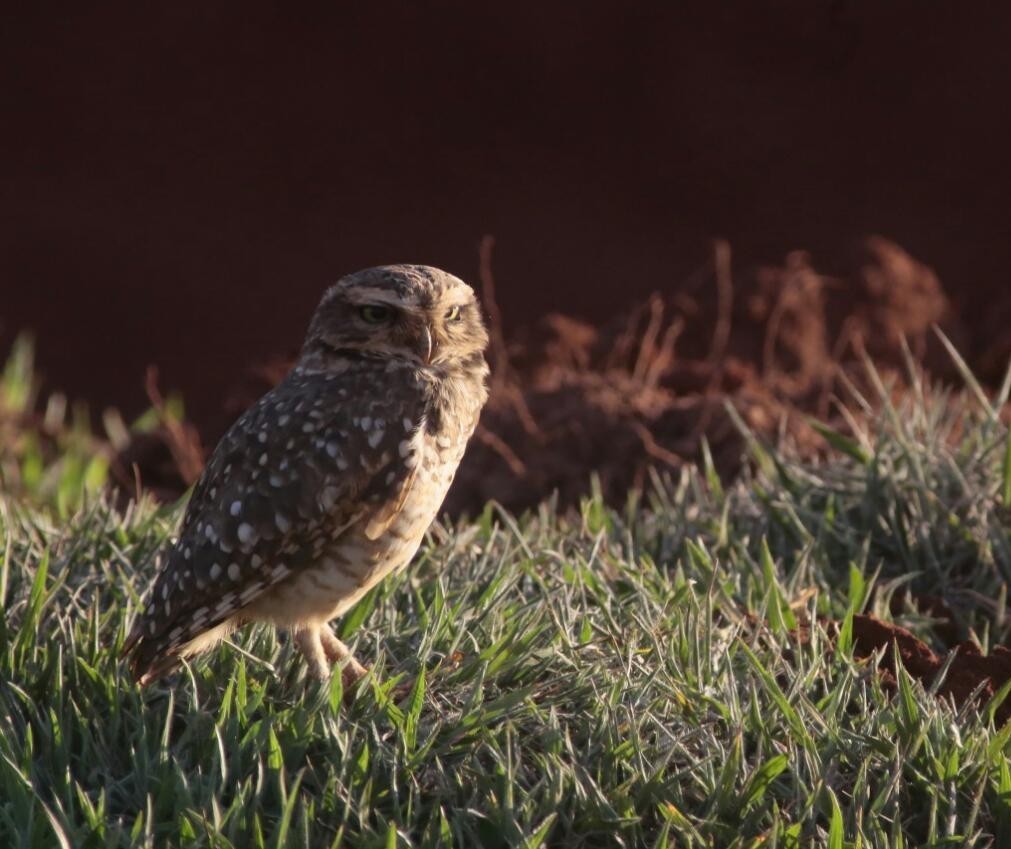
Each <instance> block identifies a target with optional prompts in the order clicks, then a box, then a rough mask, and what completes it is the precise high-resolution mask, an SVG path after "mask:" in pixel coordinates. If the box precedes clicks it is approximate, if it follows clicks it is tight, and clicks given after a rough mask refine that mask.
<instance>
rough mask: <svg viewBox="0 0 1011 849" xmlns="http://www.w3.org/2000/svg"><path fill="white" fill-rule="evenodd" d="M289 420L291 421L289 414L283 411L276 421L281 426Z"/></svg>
mask: <svg viewBox="0 0 1011 849" xmlns="http://www.w3.org/2000/svg"><path fill="white" fill-rule="evenodd" d="M289 421H291V416H289V415H288V414H287V413H285V414H284V415H283V416H281V417H280V418H279V419H278V420H277V423H278V424H279V425H280V426H281V427H284V426H285V425H286V424H288V422H289Z"/></svg>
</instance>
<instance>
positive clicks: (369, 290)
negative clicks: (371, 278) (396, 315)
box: [343, 286, 419, 307]
mask: <svg viewBox="0 0 1011 849" xmlns="http://www.w3.org/2000/svg"><path fill="white" fill-rule="evenodd" d="M343 294H344V295H346V296H347V299H348V301H349V302H350V303H352V304H359V305H361V304H389V305H390V306H393V307H416V306H418V303H419V302H418V298H417V296H416V295H413V294H410V293H408V294H405V295H400V294H398V293H397V292H391V291H390V290H389V289H381V288H379V287H378V286H352V287H349V288H347V289H345V290H344V292H343Z"/></svg>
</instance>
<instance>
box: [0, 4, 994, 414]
mask: <svg viewBox="0 0 1011 849" xmlns="http://www.w3.org/2000/svg"><path fill="white" fill-rule="evenodd" d="M25 5H27V4H25ZM171 5H172V4H162V5H161V6H160V7H158V8H157V9H156V7H155V6H154V4H137V8H127V7H122V8H119V9H116V8H114V7H111V6H103V11H96V10H94V9H92V10H84V9H83V8H77V7H78V6H83V4H75V6H74V7H67V8H65V9H64V10H62V11H57V10H55V8H54V7H49V8H48V9H46V10H43V9H41V8H40V9H36V10H34V11H32V10H30V9H26V8H24V7H23V8H22V9H21V10H20V11H18V12H17V13H16V14H15V15H12V13H10V12H5V21H4V25H3V34H2V38H3V42H4V43H3V44H2V45H0V46H2V48H3V49H2V53H0V57H2V58H0V62H2V64H3V68H2V71H3V79H4V83H3V86H2V95H0V96H2V99H3V100H2V109H3V115H4V125H5V129H4V131H3V135H2V146H3V151H2V154H3V157H2V163H3V164H2V168H3V174H2V182H0V212H2V222H0V223H2V227H0V263H2V265H0V350H3V349H4V348H6V345H7V344H8V343H9V341H10V339H11V338H12V336H13V335H14V333H16V332H17V331H19V330H21V329H24V328H32V329H34V330H35V331H36V335H37V338H38V349H39V357H40V360H41V363H42V366H43V368H44V370H45V373H46V375H47V377H48V379H49V384H50V385H55V386H59V387H62V388H64V389H66V390H68V391H69V393H70V394H71V395H74V396H83V397H87V398H89V399H91V400H92V401H94V402H95V403H96V404H107V403H118V404H120V405H122V406H124V407H126V408H127V409H128V410H130V411H136V410H138V409H139V408H140V407H141V406H142V405H143V403H144V395H143V389H142V383H143V380H142V378H143V372H144V368H145V366H146V365H147V364H148V363H157V364H158V365H159V366H160V367H161V372H162V383H163V385H164V386H168V387H172V388H178V389H181V390H182V391H183V392H184V394H185V396H186V398H187V401H188V403H189V407H190V410H191V411H193V412H195V414H196V416H197V418H198V420H199V419H200V418H201V417H206V416H208V415H210V414H212V413H213V412H215V411H218V410H219V408H220V404H221V395H222V392H223V390H224V388H225V387H226V386H228V385H229V384H230V382H232V381H233V380H234V379H235V378H236V376H237V375H238V374H239V373H240V372H241V371H242V370H243V369H244V368H245V367H247V366H249V365H250V364H252V363H253V362H256V361H258V360H263V359H265V358H267V357H269V356H270V355H273V354H278V353H284V352H287V351H290V350H291V349H293V348H295V347H296V346H297V345H298V343H299V341H300V338H301V334H302V331H303V328H304V326H305V323H306V320H307V318H308V315H309V314H310V312H311V310H312V308H313V306H314V303H315V300H316V299H317V297H318V296H319V294H320V292H321V291H322V289H323V288H324V287H325V286H326V285H327V283H328V282H330V281H332V280H333V279H335V278H336V277H337V276H339V275H340V274H342V273H345V272H348V271H351V270H354V269H357V268H359V267H363V266H367V265H373V264H378V263H383V262H395V261H415V262H427V263H432V264H437V265H441V266H444V267H446V268H448V269H450V270H452V271H454V272H456V273H458V274H460V275H462V276H464V277H468V278H471V279H473V278H474V277H475V272H476V268H477V252H476V247H477V243H478V240H479V238H480V237H481V235H482V234H484V233H493V234H494V235H495V236H496V238H497V240H498V247H497V250H496V254H495V269H496V273H497V276H498V280H499V288H500V301H501V303H502V306H503V309H504V312H505V315H506V318H507V321H508V322H509V323H511V324H513V325H515V324H518V323H521V322H524V321H527V320H529V319H530V318H532V317H533V316H535V315H537V314H539V313H541V312H543V311H546V310H560V311H566V312H571V313H575V314H577V315H582V316H585V317H589V318H596V319H599V318H602V317H605V316H607V315H610V314H612V313H613V312H615V311H616V310H618V309H620V308H621V307H623V306H624V305H625V304H626V303H627V302H628V301H629V300H630V299H631V298H634V297H636V296H641V295H644V294H646V293H648V292H649V291H651V290H654V289H670V288H672V287H675V286H676V285H677V284H678V282H679V281H680V280H682V279H684V278H685V276H686V275H688V274H689V273H690V272H691V271H692V270H693V269H694V268H697V267H698V266H699V264H700V263H701V262H703V261H704V260H705V259H706V257H707V256H708V252H709V239H710V238H711V237H713V236H716V235H719V236H726V237H727V238H729V239H730V240H731V243H732V245H733V248H734V255H735V262H736V263H738V264H750V263H755V262H760V261H779V260H780V259H781V257H782V255H783V253H784V252H785V251H787V250H789V249H791V248H795V247H803V248H807V249H810V250H811V251H812V252H813V253H814V255H815V257H816V260H817V262H818V263H819V265H820V267H824V268H828V269H831V268H832V265H833V263H836V262H839V261H840V258H841V257H842V256H843V255H844V254H845V252H846V251H847V250H848V248H849V246H850V244H851V243H852V242H853V240H854V239H855V238H857V237H859V236H861V235H863V234H865V233H871V232H873V233H880V234H882V235H885V236H887V237H889V238H891V239H894V240H895V241H896V242H898V243H899V244H901V245H902V246H903V247H905V248H906V249H907V250H908V251H909V252H910V253H911V254H913V255H914V256H916V257H917V258H919V259H921V260H923V261H925V262H927V263H928V264H929V265H931V266H933V267H934V268H935V269H936V270H937V272H938V273H939V275H940V276H941V279H942V280H943V281H944V284H945V286H946V288H947V290H948V292H949V293H950V294H951V295H952V296H953V297H954V299H955V302H956V304H957V305H958V306H959V308H960V309H962V311H963V314H965V315H966V316H967V317H968V318H969V319H970V321H971V322H972V324H971V326H972V327H973V328H974V329H975V330H976V331H978V332H979V333H980V334H987V333H992V332H994V331H995V329H996V328H998V326H1006V325H1007V324H1008V322H1011V310H1008V308H1007V306H1006V305H1007V302H1008V301H1007V299H1006V298H1005V300H1004V301H1003V302H1001V303H1002V304H1003V305H1004V306H1000V305H999V304H998V299H999V296H1001V295H1005V296H1006V294H1007V292H1008V290H1009V289H1011V272H1009V268H1011V232H1009V231H1011V226H1009V216H1008V213H1007V205H1008V195H1009V189H1011V168H1009V165H1008V161H1007V159H1008V158H1007V150H1008V141H1009V138H1008V133H1007V131H1006V129H1005V122H1006V112H1007V109H1008V100H1009V98H1008V92H1009V82H1011V63H1009V62H1008V59H1007V57H1008V47H1007V45H1008V44H1009V43H1011V42H1009V36H1011V27H1009V23H1011V7H1009V6H1008V5H1007V4H985V3H981V4H966V3H955V2H949V3H935V2H923V0H901V1H899V0H896V2H881V0H859V2H851V3H846V2H831V3H830V2H824V0H790V1H789V2H785V0H784V2H769V3H750V2H749V3H745V2H743V0H742V2H739V3H711V4H705V5H704V6H703V4H689V5H698V6H699V7H700V8H699V9H691V8H688V7H687V6H684V5H682V4H677V3H673V2H665V3H634V4H633V3H613V4H608V3H580V4H545V3H538V4H522V3H519V4H517V3H509V4H494V5H492V4H483V3H474V2H468V3H434V4H429V3H424V4H411V3H406V2H405V3H371V2H370V3H356V4H351V3H337V2H334V3H330V4H327V6H326V7H325V8H322V7H321V8H319V9H313V10H307V7H305V6H301V4H299V5H300V9H295V7H294V5H293V6H292V8H290V9H286V10H284V11H281V6H280V4H278V6H277V7H275V8H271V7H269V6H254V5H253V4H242V5H227V4H221V3H206V4H201V5H199V6H198V5H197V4H188V5H189V6H190V8H189V9H187V10H185V11H180V10H176V9H173V8H171ZM141 6H142V7H143V8H139V7H141ZM577 9H578V11H577Z"/></svg>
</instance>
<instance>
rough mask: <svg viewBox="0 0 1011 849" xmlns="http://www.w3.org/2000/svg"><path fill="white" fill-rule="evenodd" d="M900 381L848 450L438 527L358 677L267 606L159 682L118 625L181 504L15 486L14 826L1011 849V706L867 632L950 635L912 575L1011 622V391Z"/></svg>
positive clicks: (4, 585) (93, 833) (972, 611)
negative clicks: (264, 625) (889, 675)
mask: <svg viewBox="0 0 1011 849" xmlns="http://www.w3.org/2000/svg"><path fill="white" fill-rule="evenodd" d="M874 377H875V378H876V377H877V376H876V375H874ZM880 389H881V392H880V397H879V398H878V399H877V400H878V401H879V402H881V403H882V405H883V406H882V409H881V411H880V413H877V414H875V416H874V417H873V419H872V420H871V423H870V425H869V426H868V427H867V429H866V431H862V430H857V432H856V435H854V434H852V433H851V434H849V435H843V434H841V433H837V432H835V431H826V432H825V435H826V438H827V439H828V441H829V442H830V443H831V444H832V445H833V446H834V450H833V453H832V454H831V455H830V456H828V457H827V458H826V459H824V460H823V461H820V462H801V461H799V460H797V459H795V457H794V455H793V454H792V452H791V451H790V449H789V447H788V446H786V447H783V448H778V449H772V448H770V447H768V446H762V445H759V444H758V443H757V442H756V443H753V445H752V452H753V459H754V464H753V465H754V468H755V471H754V473H753V474H748V475H745V476H744V477H743V478H742V479H741V480H739V481H737V482H733V483H727V482H721V481H720V480H719V479H718V477H717V476H716V474H715V472H714V471H713V470H712V468H711V467H709V466H708V465H707V466H704V467H703V468H702V469H685V470H684V471H683V473H681V474H680V475H679V476H676V477H674V478H672V479H664V478H660V477H659V476H658V477H657V479H656V481H655V482H654V487H653V489H652V491H651V493H650V494H649V495H648V496H631V497H630V499H629V502H628V504H627V505H626V506H625V507H623V508H622V509H618V510H613V509H609V508H607V507H606V506H605V505H604V504H603V503H602V502H601V500H600V499H599V498H597V497H589V498H587V499H586V500H585V502H584V503H583V505H582V508H581V510H580V511H578V512H572V513H569V514H565V515H559V514H558V512H557V511H555V510H554V509H552V506H551V505H550V504H545V505H544V506H542V508H541V509H540V510H538V511H537V512H536V513H533V514H530V515H526V516H522V517H514V516H510V515H508V514H506V513H504V512H503V511H500V510H498V509H497V508H494V507H489V508H488V509H486V510H485V511H484V512H483V514H482V515H480V516H479V517H477V518H476V519H475V520H473V521H470V522H463V523H460V524H458V525H455V526H445V527H438V528H436V529H435V530H434V531H433V533H432V534H431V535H430V539H429V541H428V542H427V544H426V545H425V546H424V548H423V551H422V553H421V555H420V557H419V560H418V562H417V563H416V565H415V566H414V568H413V569H412V570H410V572H409V573H407V574H406V575H404V576H402V577H400V578H398V579H396V580H393V581H390V582H389V583H388V584H386V585H384V586H382V587H381V588H380V589H379V590H378V591H377V592H375V593H373V594H372V595H371V596H369V597H368V598H366V599H365V600H364V601H363V602H362V603H361V604H360V605H359V606H358V607H356V608H355V609H354V610H353V611H352V612H351V613H350V614H349V615H348V616H347V617H346V618H345V620H344V621H343V622H342V623H341V624H340V630H341V632H342V636H344V637H345V638H346V639H347V640H348V641H349V642H350V643H351V644H352V645H353V646H354V648H355V650H356V652H357V653H358V655H359V657H360V658H361V659H363V660H366V661H368V662H371V663H372V664H373V665H374V669H375V670H376V675H375V676H374V677H370V678H369V679H367V681H366V683H365V686H364V687H363V690H362V691H360V692H359V693H358V694H357V698H356V699H355V700H354V702H353V704H351V705H350V706H345V705H344V704H342V696H343V694H342V692H341V689H340V681H339V676H334V678H333V680H332V681H331V682H330V683H329V684H318V683H316V682H312V681H309V680H307V679H306V678H305V673H304V669H303V666H302V664H301V662H300V661H299V660H298V659H297V656H296V655H295V654H294V653H293V650H292V647H291V646H290V645H289V644H286V643H284V642H283V641H281V640H279V639H278V637H277V636H276V635H275V634H274V633H273V632H272V631H269V630H266V629H260V630H249V631H246V632H244V633H242V634H240V635H238V636H237V638H236V644H235V645H234V646H227V645H226V646H222V647H221V648H219V649H218V650H215V651H214V652H212V653H211V654H210V655H209V656H207V657H206V658H204V659H200V660H198V661H197V662H195V663H194V664H193V665H192V666H189V667H187V668H186V669H185V671H184V672H183V673H181V674H180V675H178V676H176V678H175V679H173V680H170V681H167V682H162V683H160V684H157V685H154V686H152V687H150V688H148V689H147V690H144V691H140V690H138V689H137V688H136V687H135V686H134V685H133V684H132V683H131V682H130V681H129V679H128V677H127V675H126V673H125V669H124V667H123V665H122V664H120V663H119V662H118V660H117V655H118V650H119V647H120V646H121V644H122V642H123V640H124V637H125V634H126V632H127V631H128V628H129V624H130V622H131V620H132V617H133V616H134V615H135V613H136V612H137V611H138V609H139V605H140V601H139V599H140V596H141V595H142V594H143V592H144V591H145V589H146V587H147V586H148V584H149V581H150V579H151V577H152V575H153V574H154V571H155V568H156V557H157V553H158V551H159V549H160V548H161V547H162V546H163V545H164V544H165V542H166V540H167V539H168V538H169V536H170V534H171V533H172V531H173V528H174V525H175V522H176V521H177V520H178V518H179V510H180V507H179V506H178V505H176V506H170V507H159V506H158V505H156V504H154V503H151V502H149V501H146V500H142V501H141V503H139V504H131V505H130V506H129V507H127V508H126V509H125V510H122V511H121V510H118V509H116V508H115V507H114V506H112V504H111V502H110V498H109V497H108V496H107V495H106V494H104V492H103V491H102V490H101V489H99V490H97V491H93V490H91V489H87V488H85V489H83V490H82V491H81V492H80V493H79V496H80V497H79V498H77V499H70V500H68V499H67V497H66V496H64V497H63V500H61V499H60V496H59V492H60V486H59V485H56V486H54V487H50V488H49V489H47V490H45V491H35V492H32V493H28V494H26V493H24V492H21V493H12V492H10V491H8V492H7V494H5V495H3V496H2V497H0V600H2V606H3V609H4V611H5V615H4V619H3V623H2V625H0V845H2V846H5V847H7V846H9V847H49V846H72V847H75V849H76V847H127V846H207V847H233V846H234V847H260V846H263V847H289V846H290V847H326V846H365V847H371V846H375V847H398V846H419V847H420V846H429V847H436V846H450V845H456V846H468V847H473V846H481V847H484V846H488V847H493V846H502V847H513V846H518V847H538V846H573V847H575V846H587V847H590V846H629V847H631V846H647V847H654V846H655V847H663V846H669V847H674V846H678V847H681V846H697V847H701V846H709V847H757V846H763V847H801V846H804V847H809V846H810V847H821V846H825V847H832V848H833V849H835V847H844V846H861V847H864V846H889V847H901V846H909V847H923V846H967V847H972V846H976V847H983V846H992V845H996V846H1006V845H1011V764H1009V761H1008V752H1009V745H1011V726H1007V727H1003V728H1001V727H998V726H996V725H995V722H994V720H993V710H994V704H990V705H978V704H974V703H968V704H966V705H964V706H961V707H956V706H953V705H951V704H949V703H946V702H944V701H943V700H940V699H938V698H936V697H935V696H934V695H932V694H931V692H929V691H928V690H925V689H924V687H923V686H922V685H921V684H920V683H919V682H915V681H913V680H912V679H911V678H910V677H909V676H908V675H906V674H904V673H903V671H902V670H901V669H900V670H899V673H898V691H897V693H895V694H889V693H886V692H885V691H883V689H882V685H881V679H880V677H879V675H878V674H877V672H876V671H875V668H874V662H873V660H862V661H861V660H857V659H855V658H854V657H853V654H852V645H851V642H850V641H848V640H847V638H846V630H845V623H846V622H847V620H848V619H850V618H851V617H852V614H853V613H854V612H859V611H867V612H873V613H875V614H877V615H879V616H881V617H883V618H886V619H894V620H896V621H898V622H900V623H901V624H902V625H904V626H905V627H908V628H910V629H911V630H912V631H913V632H914V633H916V634H917V635H919V636H921V637H922V638H924V639H925V640H927V641H929V642H932V643H934V644H935V645H936V643H937V637H936V634H935V633H934V631H933V628H932V620H931V619H930V618H929V617H926V616H923V615H921V614H920V613H918V612H917V611H916V610H915V609H913V608H912V607H909V606H908V605H906V606H905V607H903V608H901V609H900V612H899V613H897V614H892V613H890V612H889V611H890V601H891V599H892V597H893V596H894V595H895V593H896V592H897V591H898V590H899V589H902V588H904V587H906V586H911V587H912V588H914V589H915V590H917V591H918V592H924V593H933V594H937V595H941V596H943V597H944V598H945V599H946V600H948V601H949V603H950V604H951V606H952V607H953V608H954V609H955V610H956V611H957V613H958V616H959V625H960V627H961V628H962V629H963V631H964V632H965V633H966V634H973V635H975V637H976V638H977V639H978V641H979V642H980V643H981V645H982V646H983V647H984V649H988V648H989V647H991V646H993V645H997V644H1001V643H1007V642H1008V639H1009V637H1011V633H1009V631H1011V620H1009V618H1008V617H1007V616H1006V614H1005V606H1004V600H1005V598H1006V586H1007V582H1008V579H1009V577H1011V536H1009V525H1011V522H1009V516H1011V511H1009V509H1008V508H1009V503H1008V500H1009V496H1011V448H1009V444H1011V443H1009V438H1008V435H1007V431H1006V429H1005V428H1004V426H1003V425H1002V424H1001V423H1000V422H999V420H998V416H997V414H996V412H995V411H996V410H997V409H999V407H1000V406H1001V402H1002V400H1005V399H1006V395H1007V389H1006V388H1005V390H1004V392H1003V398H1001V397H998V398H997V399H995V400H994V399H990V398H988V397H987V396H986V394H985V393H983V392H982V390H978V387H973V386H972V385H971V384H970V389H969V392H968V393H967V394H966V395H965V396H952V395H948V394H946V393H940V394H930V393H927V392H926V391H925V390H923V389H922V388H921V387H919V385H918V384H917V386H916V387H915V391H914V392H912V393H909V394H908V395H907V396H906V399H905V400H904V401H903V402H902V403H901V404H899V403H896V404H893V403H892V402H891V401H889V400H888V399H889V397H890V395H889V392H888V388H887V387H885V386H881V387H880ZM977 390H978V392H977ZM742 427H743V425H742ZM60 461H61V458H60V456H59V455H58V454H57V455H55V456H54V457H51V458H50V459H49V460H48V462H51V463H59V462H60ZM42 471H43V473H44V472H45V471H46V470H45V469H43V470H42ZM43 477H44V474H43ZM57 477H58V476H57ZM41 479H42V478H40V480H41ZM8 489H9V488H8ZM71 503H76V505H77V506H75V507H73V509H70V508H69V507H68V505H70V504H71ZM984 602H989V603H984ZM763 620H764V622H765V623H766V625H765V626H763V627H758V626H757V625H756V622H757V621H763ZM826 620H833V621H840V622H842V623H843V630H842V634H841V636H840V637H839V638H838V640H837V644H833V642H832V641H830V640H829V637H828V635H827V633H826V630H825V627H824V626H823V624H822V623H823V622H825V621H826ZM798 622H800V623H807V624H808V625H809V630H810V636H809V639H805V640H801V639H800V638H799V637H798V636H797V633H798V632H797V631H796V630H795V626H796V625H797V624H798ZM936 683H937V682H935V686H936ZM400 685H409V686H410V689H409V691H408V692H407V694H406V695H403V694H402V691H401V689H400ZM1001 695H1002V694H999V695H998V697H996V699H999V698H1001Z"/></svg>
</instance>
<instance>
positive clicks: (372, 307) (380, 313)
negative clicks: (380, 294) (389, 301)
mask: <svg viewBox="0 0 1011 849" xmlns="http://www.w3.org/2000/svg"><path fill="white" fill-rule="evenodd" d="M358 315H360V316H361V317H362V318H363V319H364V320H365V321H367V322H368V323H369V324H382V323H383V322H384V321H388V320H389V318H390V317H391V316H392V315H393V310H392V309H390V308H389V307H384V306H382V305H381V304H365V306H363V307H361V308H359V310H358Z"/></svg>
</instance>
